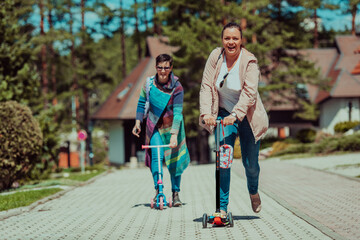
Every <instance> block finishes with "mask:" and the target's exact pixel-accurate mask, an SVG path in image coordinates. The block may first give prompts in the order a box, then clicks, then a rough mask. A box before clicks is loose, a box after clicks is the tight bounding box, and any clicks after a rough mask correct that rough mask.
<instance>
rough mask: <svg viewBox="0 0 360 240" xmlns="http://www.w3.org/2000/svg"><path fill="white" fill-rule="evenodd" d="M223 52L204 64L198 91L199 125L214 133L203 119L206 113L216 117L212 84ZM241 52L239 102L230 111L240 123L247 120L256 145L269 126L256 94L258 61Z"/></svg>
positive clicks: (257, 93) (218, 51)
mask: <svg viewBox="0 0 360 240" xmlns="http://www.w3.org/2000/svg"><path fill="white" fill-rule="evenodd" d="M222 49H223V48H220V47H219V48H216V49H214V50H213V51H212V52H211V53H210V56H209V58H208V60H207V62H206V65H205V69H204V73H203V78H202V82H201V88H200V118H199V124H200V126H202V127H204V128H205V129H206V130H208V131H209V132H212V131H213V127H209V126H206V125H205V124H203V123H202V120H203V119H202V117H203V116H204V115H205V114H211V115H212V116H214V117H215V118H217V115H218V112H219V95H218V92H217V90H216V87H215V83H216V79H217V77H218V75H219V72H220V68H221V64H222V63H223V61H224V54H221V52H222ZM242 50H243V53H242V56H241V60H240V71H239V74H240V81H241V94H240V98H239V102H238V103H237V104H236V105H235V106H234V109H233V112H235V113H236V115H237V118H238V119H239V120H240V121H242V120H243V119H244V117H245V116H246V117H247V119H248V121H249V123H250V126H251V129H252V132H253V134H254V137H255V141H256V142H257V141H258V140H260V139H261V138H262V137H263V136H264V135H265V133H266V131H267V129H268V127H269V119H268V116H267V114H266V111H265V108H264V105H263V103H262V101H261V99H260V95H259V92H258V83H259V80H260V71H259V67H258V65H257V59H256V57H255V56H254V55H253V54H252V53H250V52H249V51H248V50H246V49H245V48H243V49H242ZM220 54H221V56H220ZM219 56H220V57H219Z"/></svg>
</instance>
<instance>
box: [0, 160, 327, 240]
mask: <svg viewBox="0 0 360 240" xmlns="http://www.w3.org/2000/svg"><path fill="white" fill-rule="evenodd" d="M234 165H238V167H235V169H234V174H232V177H231V178H232V179H231V190H230V191H231V194H230V204H229V210H230V211H231V212H232V213H233V216H234V227H233V228H230V227H221V228H219V227H214V228H213V227H210V226H209V228H206V229H203V228H202V223H201V219H202V215H203V213H208V214H211V213H213V211H214V210H215V179H214V176H215V174H214V172H215V171H214V170H215V167H214V165H213V164H209V165H199V166H190V167H189V168H188V169H187V170H186V171H185V173H184V174H183V176H182V184H181V186H182V190H181V192H180V198H181V200H182V201H183V202H184V205H183V206H182V207H180V208H171V209H169V208H166V209H164V210H163V211H160V210H156V209H151V208H150V203H149V202H150V198H151V197H153V195H154V189H153V184H152V178H151V174H150V172H149V170H148V169H146V168H140V169H125V170H119V171H114V172H112V173H109V174H107V175H105V176H103V177H101V178H99V179H97V180H96V181H94V182H93V183H90V184H87V185H85V186H82V187H77V188H75V189H73V190H70V191H68V192H66V193H65V194H64V195H63V196H61V197H59V198H57V199H54V200H51V201H48V202H46V203H44V204H40V205H38V206H37V207H35V208H33V209H32V210H31V211H28V212H24V213H21V214H19V215H16V216H11V217H8V218H5V219H4V218H3V220H1V221H0V239H9V240H14V239H22V240H26V239H331V238H334V237H329V236H328V235H327V234H325V233H324V231H322V229H320V230H319V227H317V226H313V225H312V224H309V222H308V221H305V220H304V219H302V218H300V217H298V216H297V215H294V214H293V212H292V211H290V210H289V209H288V208H285V207H283V206H282V205H280V204H279V203H278V201H276V199H273V198H272V197H270V196H268V195H267V194H265V193H264V192H260V194H261V198H262V201H263V210H262V211H261V213H260V214H254V213H253V212H252V210H251V206H250V199H249V195H248V192H247V189H246V183H245V181H244V179H242V178H241V174H240V169H241V167H240V166H241V164H240V163H239V162H235V163H234ZM165 170H166V169H165ZM262 174H263V175H265V176H266V175H267V173H266V167H265V166H264V167H263V171H262ZM294 174H296V173H294ZM265 176H264V177H265ZM274 177H275V176H274ZM304 177H305V176H304ZM265 179H266V178H262V182H265V181H266V180H265ZM164 182H165V194H166V195H167V196H170V184H169V183H170V180H169V175H168V173H167V172H166V173H165V179H164ZM279 184H280V183H279ZM264 186H265V184H264ZM301 186H302V185H300V186H298V187H301ZM269 190H271V191H272V188H271V189H269ZM299 191H300V189H299ZM272 192H273V191H272Z"/></svg>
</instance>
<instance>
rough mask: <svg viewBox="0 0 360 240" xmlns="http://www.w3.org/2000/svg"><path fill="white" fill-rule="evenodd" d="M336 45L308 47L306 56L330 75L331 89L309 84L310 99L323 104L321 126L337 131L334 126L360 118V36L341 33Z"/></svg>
mask: <svg viewBox="0 0 360 240" xmlns="http://www.w3.org/2000/svg"><path fill="white" fill-rule="evenodd" d="M335 45H336V47H335V48H327V49H306V50H304V54H305V56H306V57H307V58H308V59H309V60H311V61H313V62H314V63H315V65H316V66H317V67H319V68H320V69H321V73H322V75H323V76H324V77H327V78H330V84H329V89H328V90H320V89H319V88H318V87H315V86H310V85H308V86H307V88H308V92H309V96H310V100H311V101H313V102H314V103H316V104H317V105H319V108H320V116H319V129H320V130H322V131H324V132H327V133H331V134H334V126H335V125H336V124H337V123H339V122H344V121H359V120H360V38H359V37H358V36H353V35H348V36H337V37H336V38H335Z"/></svg>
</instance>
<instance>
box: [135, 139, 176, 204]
mask: <svg viewBox="0 0 360 240" xmlns="http://www.w3.org/2000/svg"><path fill="white" fill-rule="evenodd" d="M163 147H170V145H169V144H168V145H142V149H146V148H157V153H158V169H159V171H158V182H157V183H158V190H159V193H158V194H157V195H156V202H154V199H153V198H151V201H150V207H151V208H154V206H156V207H157V208H159V209H160V210H163V209H164V207H166V206H167V205H168V206H169V207H172V199H171V197H169V202H167V201H166V197H165V194H164V193H163V188H164V185H163V181H162V178H161V173H162V161H161V159H160V148H163Z"/></svg>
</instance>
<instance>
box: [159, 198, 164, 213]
mask: <svg viewBox="0 0 360 240" xmlns="http://www.w3.org/2000/svg"><path fill="white" fill-rule="evenodd" d="M163 209H164V199H163V198H162V197H161V198H160V210H163Z"/></svg>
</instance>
